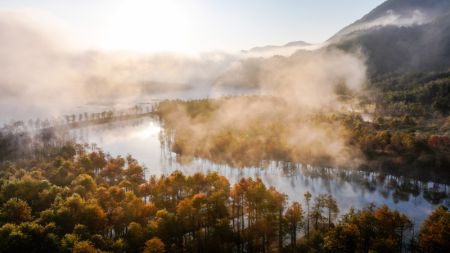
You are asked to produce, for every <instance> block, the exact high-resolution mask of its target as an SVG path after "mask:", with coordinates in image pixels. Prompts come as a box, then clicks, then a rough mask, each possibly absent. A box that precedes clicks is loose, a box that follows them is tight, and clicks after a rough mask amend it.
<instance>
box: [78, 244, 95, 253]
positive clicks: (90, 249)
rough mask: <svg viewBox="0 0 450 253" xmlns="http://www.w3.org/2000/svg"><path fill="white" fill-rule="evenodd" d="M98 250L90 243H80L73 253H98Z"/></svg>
mask: <svg viewBox="0 0 450 253" xmlns="http://www.w3.org/2000/svg"><path fill="white" fill-rule="evenodd" d="M97 252H98V250H97V249H96V248H95V247H94V246H93V245H92V243H91V242H90V241H80V242H77V243H76V244H75V246H74V247H73V253H97Z"/></svg>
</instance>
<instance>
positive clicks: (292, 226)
mask: <svg viewBox="0 0 450 253" xmlns="http://www.w3.org/2000/svg"><path fill="white" fill-rule="evenodd" d="M284 217H285V219H286V223H287V227H288V231H289V234H290V236H291V247H292V249H293V250H294V251H295V248H296V241H297V232H298V231H300V229H301V227H302V223H303V210H302V206H301V205H300V203H298V202H294V203H292V205H291V206H290V207H289V208H288V209H287V210H286V213H285V215H284Z"/></svg>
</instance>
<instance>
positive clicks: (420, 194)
mask: <svg viewBox="0 0 450 253" xmlns="http://www.w3.org/2000/svg"><path fill="white" fill-rule="evenodd" d="M72 134H73V135H74V137H75V138H77V139H78V140H80V141H84V142H88V143H96V144H97V145H98V146H99V147H100V148H102V149H103V150H104V151H106V152H109V153H110V154H111V155H122V156H124V155H127V154H131V155H133V156H134V157H135V158H136V159H137V160H139V161H140V162H141V163H143V164H144V165H145V167H146V168H147V169H146V175H147V176H148V175H151V174H156V175H161V174H168V173H171V172H172V171H175V170H180V171H182V172H183V173H186V174H192V173H195V172H208V171H217V172H219V173H220V174H222V175H224V176H226V177H227V178H228V179H229V180H230V182H231V183H234V182H237V181H238V180H239V179H240V178H242V177H260V178H261V179H262V180H263V181H264V183H266V184H268V185H271V186H274V187H275V188H277V190H279V191H282V192H284V193H286V194H287V195H288V196H289V199H290V200H297V201H300V202H303V193H304V192H306V191H310V192H311V193H312V194H313V195H318V194H324V193H327V194H332V195H333V196H334V197H335V198H336V199H337V201H338V204H339V207H340V209H341V211H342V212H345V211H346V210H348V209H349V208H350V207H355V208H362V207H365V206H367V205H368V204H370V203H375V204H377V205H381V204H386V205H388V206H389V207H391V208H394V209H397V210H399V211H401V212H404V213H406V214H407V215H409V216H410V217H411V218H412V219H413V220H414V221H415V222H416V224H420V223H421V222H422V221H423V219H424V217H426V216H427V215H428V214H429V213H430V212H431V211H432V210H433V209H434V208H435V207H436V206H437V205H440V204H443V205H446V206H450V200H449V195H450V189H449V186H448V185H445V184H438V183H434V182H425V181H420V180H417V179H411V178H407V177H396V176H393V175H386V174H381V173H375V172H365V171H349V170H342V169H331V168H320V167H314V166H310V165H302V164H295V163H289V162H274V161H262V162H261V165H260V166H258V168H256V167H249V168H242V169H238V168H233V167H230V166H228V165H224V164H215V163H212V162H210V161H207V160H203V159H197V158H192V157H180V156H177V155H176V154H174V153H173V152H171V151H170V150H169V147H170V145H171V142H172V141H173V139H172V137H168V136H173V134H172V133H167V132H164V129H163V128H162V127H161V125H160V124H159V122H158V121H157V120H155V119H151V118H141V119H137V120H130V121H124V122H116V123H110V124H104V125H97V126H91V127H86V128H81V129H75V130H72Z"/></svg>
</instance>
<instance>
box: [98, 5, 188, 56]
mask: <svg viewBox="0 0 450 253" xmlns="http://www.w3.org/2000/svg"><path fill="white" fill-rule="evenodd" d="M190 15H192V13H189V8H188V7H187V6H186V5H183V3H182V2H174V1H170V0H135V1H122V2H121V3H119V4H118V5H117V7H116V8H115V9H114V11H113V12H112V13H111V14H110V18H109V19H108V22H107V24H106V28H105V31H106V34H105V36H103V37H104V38H103V41H102V43H101V44H102V45H101V46H102V47H103V48H104V49H109V50H132V51H140V52H157V51H177V52H187V53H190V52H192V50H193V49H192V31H191V20H190V18H191V16H190Z"/></svg>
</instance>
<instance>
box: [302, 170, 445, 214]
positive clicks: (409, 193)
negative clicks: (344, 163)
mask: <svg viewBox="0 0 450 253" xmlns="http://www.w3.org/2000/svg"><path fill="white" fill-rule="evenodd" d="M301 168H302V169H301V173H302V174H303V175H305V176H308V177H310V178H321V179H322V180H333V181H337V182H346V183H350V184H352V185H358V186H359V187H361V188H364V189H366V190H368V191H369V192H375V191H378V192H380V194H381V195H382V196H383V197H384V198H388V197H389V196H392V199H393V201H394V202H395V203H398V202H399V201H409V200H410V198H411V197H412V198H417V197H418V196H420V194H421V193H423V197H424V199H426V200H427V201H428V202H430V203H431V204H433V205H437V204H442V203H444V204H445V205H448V199H449V195H450V191H449V187H448V185H445V184H439V183H428V182H423V181H419V180H416V179H410V178H406V177H396V176H393V175H387V174H382V173H378V172H367V171H352V170H343V169H330V168H320V167H312V166H303V167H301Z"/></svg>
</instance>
